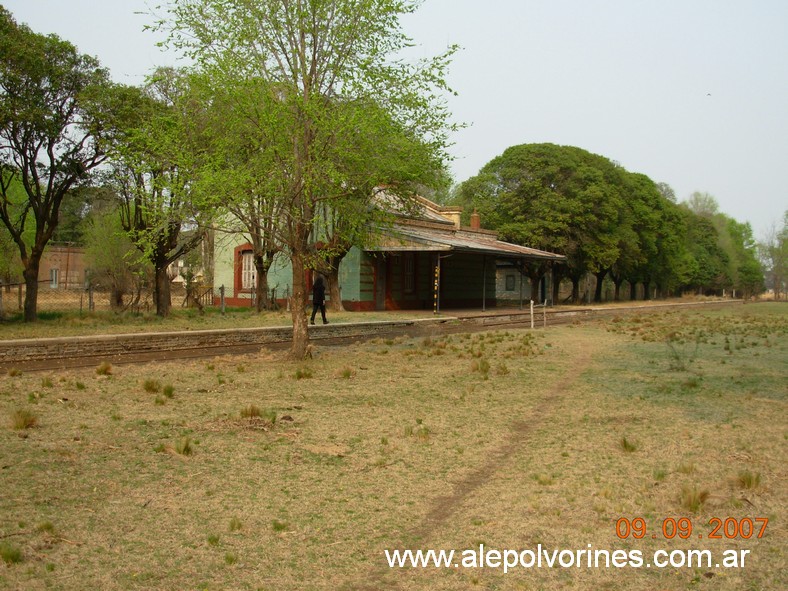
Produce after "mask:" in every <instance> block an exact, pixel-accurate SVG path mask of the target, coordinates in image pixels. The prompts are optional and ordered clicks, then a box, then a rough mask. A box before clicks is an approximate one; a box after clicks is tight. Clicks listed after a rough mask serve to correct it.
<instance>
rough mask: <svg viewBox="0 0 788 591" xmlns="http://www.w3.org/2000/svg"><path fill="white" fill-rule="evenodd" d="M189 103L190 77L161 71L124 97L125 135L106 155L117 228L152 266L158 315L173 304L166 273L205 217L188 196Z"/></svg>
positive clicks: (194, 118)
mask: <svg viewBox="0 0 788 591" xmlns="http://www.w3.org/2000/svg"><path fill="white" fill-rule="evenodd" d="M192 99H193V94H192V88H191V84H190V78H189V76H188V75H186V74H185V73H184V72H180V71H176V70H172V69H159V70H158V71H157V72H156V73H155V74H154V75H153V76H152V77H151V79H150V81H149V83H148V85H147V86H146V88H144V89H142V90H136V91H133V92H129V93H128V94H127V96H126V97H125V105H126V107H127V113H126V117H125V119H124V124H125V133H124V134H123V136H122V138H120V139H119V141H118V142H117V143H116V145H115V148H114V150H113V152H112V160H111V162H112V168H111V173H110V180H111V183H112V186H113V188H114V189H115V191H116V192H117V194H118V195H119V196H120V218H121V225H122V227H123V229H124V231H125V232H126V233H127V235H128V237H129V239H130V240H131V242H132V243H133V244H134V246H135V247H136V248H137V250H138V251H139V252H140V253H141V255H142V258H143V259H144V260H146V261H148V262H149V263H150V264H151V266H152V267H153V275H154V285H155V287H154V299H155V305H156V314H158V315H159V316H167V315H168V314H169V311H170V305H171V302H170V278H169V277H168V275H167V267H168V266H169V265H170V264H171V263H172V262H174V261H175V260H177V259H178V258H180V257H181V256H183V255H185V254H187V253H188V252H190V251H191V250H193V249H194V248H196V246H197V245H198V244H199V243H200V241H201V240H202V235H203V234H202V231H201V230H200V228H202V227H203V226H204V224H206V223H207V218H208V216H209V213H208V212H209V211H210V208H207V207H201V205H202V204H201V203H200V201H199V198H198V195H197V194H196V192H195V191H194V187H195V177H196V170H197V162H196V159H197V154H198V152H199V151H200V149H201V148H200V146H199V136H198V133H197V132H196V131H195V128H196V127H197V126H199V125H201V123H202V117H201V116H200V113H199V111H198V110H197V109H196V108H195V106H194V101H193V100H192ZM186 226H190V227H192V228H197V229H196V230H192V231H190V232H185V231H184V228H185V227H186Z"/></svg>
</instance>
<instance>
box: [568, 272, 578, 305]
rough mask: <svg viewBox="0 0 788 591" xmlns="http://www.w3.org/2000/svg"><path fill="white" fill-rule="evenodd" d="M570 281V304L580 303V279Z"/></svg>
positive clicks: (573, 278)
mask: <svg viewBox="0 0 788 591" xmlns="http://www.w3.org/2000/svg"><path fill="white" fill-rule="evenodd" d="M570 279H571V280H572V303H573V304H579V303H580V277H571V278H570Z"/></svg>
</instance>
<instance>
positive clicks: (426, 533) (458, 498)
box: [342, 347, 592, 591]
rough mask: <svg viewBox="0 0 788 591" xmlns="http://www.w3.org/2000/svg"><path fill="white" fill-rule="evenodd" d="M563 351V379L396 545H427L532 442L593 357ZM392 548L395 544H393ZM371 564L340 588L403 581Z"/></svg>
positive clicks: (377, 589)
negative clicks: (363, 573) (357, 578)
mask: <svg viewBox="0 0 788 591" xmlns="http://www.w3.org/2000/svg"><path fill="white" fill-rule="evenodd" d="M566 354H567V355H568V356H569V357H570V358H571V362H570V363H569V364H568V365H567V367H566V368H565V369H564V375H563V379H561V380H560V381H559V382H557V383H556V384H554V385H553V387H552V388H551V389H550V390H549V391H548V392H547V393H545V394H544V396H543V397H542V398H541V400H539V401H538V402H537V404H536V406H535V407H534V408H533V411H532V412H531V414H530V415H529V416H528V420H527V421H526V420H522V419H521V420H517V421H514V422H513V423H512V424H511V428H510V430H509V433H508V435H507V436H506V437H505V439H504V440H503V441H502V443H501V445H500V446H499V447H498V448H497V449H495V450H494V451H492V452H491V453H490V454H489V455H488V456H487V459H486V461H485V463H484V464H482V465H480V466H478V467H477V468H476V469H475V470H474V471H473V472H471V473H470V474H469V475H467V476H466V477H465V478H463V479H462V480H460V481H459V482H457V483H456V484H455V486H454V490H453V491H452V492H451V494H449V495H445V496H441V497H436V498H435V499H433V500H432V502H431V503H430V509H429V511H428V512H427V514H426V515H425V516H424V518H423V519H422V521H421V523H419V524H418V525H417V526H416V527H414V528H412V529H410V530H408V531H406V532H404V533H403V536H402V539H403V540H412V541H413V542H411V543H410V544H408V543H405V542H403V543H402V545H401V546H399V548H401V549H405V548H407V547H411V549H413V550H417V549H425V550H426V549H428V548H429V547H430V545H429V540H430V538H431V537H432V536H433V535H434V534H435V533H436V532H438V531H439V530H440V529H441V528H442V527H443V526H444V525H445V524H447V523H448V522H449V521H450V519H451V518H452V517H453V516H454V515H455V513H457V511H458V510H460V509H461V508H462V507H463V505H464V504H465V503H466V501H468V500H469V499H470V498H471V497H472V496H473V495H474V494H476V492H477V491H479V490H480V489H482V488H484V487H485V486H486V485H487V484H488V483H489V482H490V481H491V480H494V476H495V475H496V474H498V473H500V472H502V471H504V470H506V469H508V465H509V464H510V460H511V459H512V457H513V456H514V455H515V454H516V453H517V452H518V451H519V450H521V449H523V448H524V447H526V446H527V445H529V444H530V443H531V438H532V436H533V433H534V432H535V431H537V430H538V429H539V428H540V427H541V426H542V425H543V423H545V422H546V421H547V420H548V419H549V417H550V415H551V414H552V413H553V412H554V409H555V407H556V405H557V404H558V403H559V402H560V401H561V400H562V399H563V398H564V397H565V396H566V395H567V394H569V393H571V391H572V387H573V386H574V385H575V383H576V382H577V380H578V379H579V378H580V376H581V375H582V374H583V372H584V371H585V370H586V369H587V368H588V367H589V365H590V364H591V361H592V357H591V353H590V352H589V350H588V348H585V347H579V348H578V349H577V350H572V351H567V352H566ZM391 549H392V550H393V549H395V548H394V547H393V546H392V548H391ZM374 564H375V566H374V567H373V568H372V570H371V572H369V573H367V576H366V577H365V578H364V580H363V581H357V582H355V583H350V584H349V585H348V586H346V587H342V589H347V590H351V589H352V590H354V591H382V590H390V591H397V590H398V589H402V585H401V584H400V583H399V582H398V581H396V580H395V577H396V573H397V570H398V569H391V568H389V567H388V565H387V564H385V560H384V558H383V556H382V555H381V556H379V557H377V556H376V557H374ZM401 570H407V569H401Z"/></svg>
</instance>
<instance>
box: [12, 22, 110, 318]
mask: <svg viewBox="0 0 788 591" xmlns="http://www.w3.org/2000/svg"><path fill="white" fill-rule="evenodd" d="M113 88H114V87H113V85H112V84H111V83H110V82H109V77H108V74H107V72H106V70H103V69H102V68H100V67H99V64H98V62H97V61H96V60H95V59H94V58H92V57H89V56H86V55H81V54H79V53H78V52H77V49H76V48H75V47H74V46H73V45H71V44H70V43H68V42H67V41H63V40H61V39H59V38H58V37H56V36H54V35H49V36H42V35H37V34H35V33H33V32H32V31H31V30H30V29H29V28H28V27H26V26H24V25H17V24H16V22H15V21H14V20H13V18H12V17H11V15H10V14H9V13H8V11H6V10H5V9H4V8H2V7H0V169H2V170H1V171H0V172H1V173H2V174H0V220H2V222H3V224H4V225H5V227H6V228H7V229H8V232H9V234H10V236H11V239H12V240H13V242H14V243H15V244H16V247H17V248H18V250H19V254H20V259H21V262H22V265H23V267H24V272H23V275H24V280H25V285H26V290H27V291H26V295H25V304H24V319H25V321H26V322H32V321H35V320H36V310H37V302H38V271H39V265H40V261H41V256H42V254H43V252H44V248H45V247H46V245H47V243H48V242H49V240H50V239H51V238H52V235H53V233H54V232H55V230H56V229H57V225H58V215H59V212H60V208H61V205H62V203H63V200H64V199H65V198H66V196H67V195H68V194H69V192H70V191H71V190H72V189H73V188H75V187H78V186H80V185H84V184H86V183H87V182H88V181H89V172H90V171H91V170H92V169H94V168H95V167H97V166H98V165H100V164H101V163H102V162H103V161H104V160H105V159H106V150H105V147H106V142H107V140H108V139H110V138H111V136H112V134H113V129H112V128H111V127H110V126H107V125H106V121H107V119H108V112H109V111H111V109H112V104H111V103H112V100H111V99H112V91H113ZM17 181H21V184H22V187H23V188H24V192H25V195H24V201H21V202H20V201H19V200H18V199H17V197H16V196H15V194H14V191H13V189H12V187H13V186H14V183H16V182H17ZM30 219H32V220H34V222H35V223H34V229H33V231H32V236H30V238H29V239H26V236H25V233H26V229H27V228H28V225H27V224H28V221H29V220H30Z"/></svg>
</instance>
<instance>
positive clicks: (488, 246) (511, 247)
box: [369, 224, 566, 261]
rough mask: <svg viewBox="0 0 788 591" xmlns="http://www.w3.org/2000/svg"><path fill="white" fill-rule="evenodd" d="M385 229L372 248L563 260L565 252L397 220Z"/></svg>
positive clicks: (377, 249)
mask: <svg viewBox="0 0 788 591" xmlns="http://www.w3.org/2000/svg"><path fill="white" fill-rule="evenodd" d="M383 233H384V234H385V235H386V236H387V237H388V240H385V241H384V242H383V243H381V244H380V245H378V246H376V247H372V248H370V249H369V250H374V251H414V250H421V251H458V252H475V253H479V254H491V255H495V256H501V257H517V258H531V259H541V260H551V261H563V260H565V259H566V257H564V256H563V255H560V254H555V253H552V252H547V251H544V250H538V249H536V248H528V247H527V246H520V245H519V244H511V243H509V242H503V241H502V240H496V239H495V238H493V237H492V236H490V235H489V234H488V235H485V234H482V233H476V232H470V231H467V230H439V229H436V228H423V227H418V226H410V225H402V224H395V225H394V226H393V227H392V228H389V229H386V230H384V231H383Z"/></svg>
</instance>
